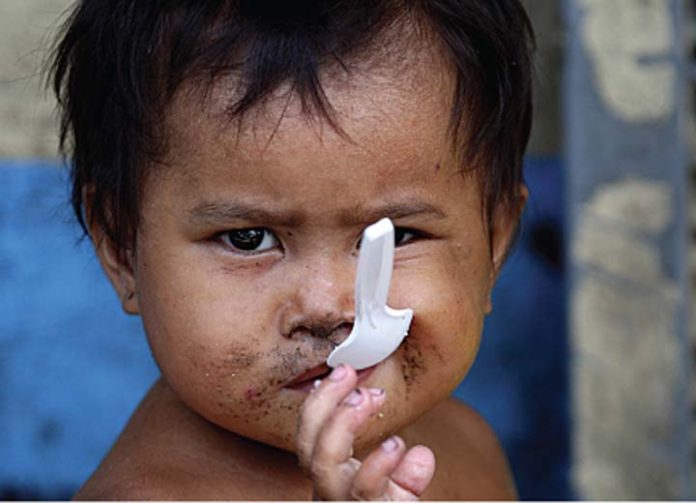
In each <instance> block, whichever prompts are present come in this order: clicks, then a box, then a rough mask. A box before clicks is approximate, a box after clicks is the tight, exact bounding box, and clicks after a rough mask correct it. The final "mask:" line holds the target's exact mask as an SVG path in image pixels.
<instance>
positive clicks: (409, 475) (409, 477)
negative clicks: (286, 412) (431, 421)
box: [297, 365, 435, 500]
mask: <svg viewBox="0 0 696 503" xmlns="http://www.w3.org/2000/svg"><path fill="white" fill-rule="evenodd" d="M356 383H357V376H356V373H355V370H353V369H352V368H350V367H348V366H345V365H341V366H339V367H337V368H336V369H335V370H334V371H333V373H332V374H331V375H330V376H329V377H328V378H326V379H324V381H323V382H322V383H321V385H320V386H319V387H318V388H316V389H315V390H314V391H313V392H312V393H310V395H309V397H307V399H306V400H305V403H304V405H303V407H302V411H301V414H300V419H299V425H298V433H297V454H298V457H299V459H300V465H301V466H302V467H303V468H304V469H305V470H306V471H307V472H308V474H309V476H310V477H311V478H312V481H313V482H314V496H315V498H319V499H325V500H348V499H366V500H373V499H389V500H415V499H418V497H419V496H420V495H421V494H422V493H423V491H424V490H425V488H426V487H427V486H428V484H429V483H430V480H431V479H432V477H433V474H434V472H435V457H434V455H433V453H432V451H431V450H430V449H428V448H427V447H424V446H415V447H412V448H411V449H409V450H408V451H407V450H406V446H405V444H404V441H403V440H402V439H401V438H399V437H391V438H389V439H387V440H386V441H385V442H383V443H382V445H381V446H379V447H377V448H376V449H375V450H374V451H372V452H371V453H370V454H369V455H368V456H367V457H366V458H365V460H364V461H362V462H360V461H359V460H357V459H356V458H354V457H353V439H354V436H355V433H356V431H357V430H358V428H359V427H360V426H361V425H362V424H363V423H364V422H365V421H366V420H367V419H368V418H369V417H370V416H372V415H374V414H376V413H377V412H378V411H379V408H380V407H381V406H382V404H383V403H384V399H385V396H384V391H383V390H380V389H374V388H356V387H355V385H356Z"/></svg>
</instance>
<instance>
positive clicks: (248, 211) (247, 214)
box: [188, 201, 301, 227]
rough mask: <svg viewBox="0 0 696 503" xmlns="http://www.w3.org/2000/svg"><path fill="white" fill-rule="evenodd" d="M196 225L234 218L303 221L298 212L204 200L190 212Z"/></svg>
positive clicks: (282, 222)
mask: <svg viewBox="0 0 696 503" xmlns="http://www.w3.org/2000/svg"><path fill="white" fill-rule="evenodd" d="M188 215H189V219H190V221H191V222H192V223H193V224H194V225H219V224H223V223H225V222H230V221H234V220H246V221H251V222H264V223H269V224H276V225H283V226H288V227H290V226H295V225H298V224H299V223H300V221H301V218H300V216H299V215H298V214H296V213H287V212H285V211H277V210H276V211H274V210H269V209H266V208H260V207H258V206H254V205H251V204H247V203H243V202H219V201H216V202H202V203H199V204H197V205H196V206H195V207H194V208H193V209H191V210H190V211H189V212H188Z"/></svg>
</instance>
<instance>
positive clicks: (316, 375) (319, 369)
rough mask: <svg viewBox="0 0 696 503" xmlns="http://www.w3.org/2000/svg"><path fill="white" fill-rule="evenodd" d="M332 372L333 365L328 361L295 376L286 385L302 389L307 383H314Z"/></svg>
mask: <svg viewBox="0 0 696 503" xmlns="http://www.w3.org/2000/svg"><path fill="white" fill-rule="evenodd" d="M330 372H331V367H329V366H328V365H327V364H326V363H322V364H321V365H317V366H316V367H313V368H311V369H309V370H306V371H305V372H302V373H301V374H300V375H298V376H297V377H295V378H294V379H293V380H292V381H290V382H289V383H288V384H286V385H285V387H286V388H292V389H300V388H302V387H303V386H304V385H306V384H310V385H312V384H313V383H314V381H315V380H316V379H322V378H324V377H326V376H327V375H328V374H329V373H330Z"/></svg>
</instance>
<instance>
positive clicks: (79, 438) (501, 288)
mask: <svg viewBox="0 0 696 503" xmlns="http://www.w3.org/2000/svg"><path fill="white" fill-rule="evenodd" d="M527 178H528V182H529V185H530V189H531V192H532V199H531V201H530V205H529V210H528V212H527V214H526V215H525V224H524V230H523V232H522V234H521V237H520V240H519V243H518V248H517V249H516V252H515V253H514V254H513V255H512V256H511V258H510V259H509V262H508V264H507V266H506V268H505V270H504V271H503V273H502V275H501V278H500V281H499V284H498V286H497V288H496V291H495V294H494V314H493V315H492V316H491V317H490V318H489V319H488V320H487V324H486V329H485V335H484V340H483V343H482V347H481V351H480V355H479V358H478V360H477V362H476V363H475V364H474V367H473V369H472V371H471V373H470V375H469V377H468V378H467V379H466V380H465V382H464V383H463V384H462V386H461V387H460V388H459V389H458V390H457V392H456V394H457V395H458V396H460V397H462V398H463V399H464V400H465V401H467V402H468V403H470V404H472V405H473V406H474V407H475V408H476V409H477V410H479V411H480V412H481V413H482V414H483V415H484V416H485V417H486V418H487V419H488V420H489V421H490V422H491V424H492V425H493V427H494V429H495V430H496V431H497V432H498V434H499V435H500V437H501V440H502V442H503V445H504V447H505V448H506V451H507V452H508V455H509V456H510V460H511V463H512V467H513V471H514V473H515V478H516V480H517V483H518V486H519V489H520V495H521V496H522V497H523V498H526V499H533V498H542V499H543V498H548V499H564V498H568V497H569V496H570V494H569V489H568V487H569V486H568V481H567V478H568V477H567V474H568V459H569V456H568V428H569V422H568V416H567V410H568V395H567V379H566V364H567V348H566V338H565V331H564V323H565V322H564V298H563V292H564V289H563V288H564V287H563V265H562V264H561V263H558V258H559V257H562V253H560V254H559V250H557V249H555V248H554V247H557V246H558V243H559V241H558V236H557V235H554V233H556V234H557V233H558V232H560V221H561V216H560V214H561V207H562V205H561V192H560V187H561V186H562V185H561V182H560V166H559V164H558V162H557V161H553V160H533V161H531V162H529V163H528V168H527ZM67 194H68V188H67V181H66V176H65V172H64V171H63V170H62V169H56V166H55V163H52V162H49V161H28V160H18V161H8V160H5V161H0V459H2V460H4V462H3V463H0V499H12V498H17V497H19V498H25V499H40V498H49V499H61V498H67V497H69V496H70V495H71V494H72V492H73V491H74V490H75V489H76V488H77V487H78V486H79V485H80V484H81V483H82V482H83V481H84V480H85V478H86V477H88V476H89V474H90V473H91V471H92V470H93V469H94V468H95V467H96V465H97V464H98V462H99V460H100V459H101V458H102V456H103V455H104V454H105V453H106V451H107V450H108V448H109V447H110V445H111V443H112V442H113V440H114V439H115V437H116V436H117V435H118V433H119V431H120V430H121V428H122V427H123V425H124V424H125V422H126V420H127V419H128V417H129V415H130V413H131V412H132V410H133V409H134V407H135V406H136V404H137V402H138V401H139V400H140V398H141V397H142V395H143V393H144V392H145V390H146V389H147V387H148V386H149V385H150V383H151V382H152V381H153V380H154V379H155V378H156V376H157V369H156V367H155V365H154V363H153V362H152V359H151V358H150V355H149V352H148V348H147V344H146V341H145V337H144V335H143V332H142V328H141V325H140V320H139V318H135V317H128V316H126V315H124V314H123V313H122V312H121V310H120V307H119V303H118V300H117V298H116V296H115V294H114V293H113V291H112V290H111V287H110V285H109V284H108V282H107V281H106V278H105V277H104V274H103V273H102V271H101V269H100V268H99V265H98V263H97V261H96V259H95V257H94V253H93V251H92V249H91V247H90V245H89V243H87V242H83V243H78V238H79V236H80V235H79V232H78V230H77V227H76V225H75V224H74V223H73V220H72V216H71V213H70V209H69V207H68V205H67Z"/></svg>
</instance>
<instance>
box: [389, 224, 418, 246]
mask: <svg viewBox="0 0 696 503" xmlns="http://www.w3.org/2000/svg"><path fill="white" fill-rule="evenodd" d="M418 237H419V234H418V232H417V231H415V230H413V229H407V228H406V227H395V228H394V246H401V245H404V244H406V243H408V242H409V241H413V240H414V239H416V238H418Z"/></svg>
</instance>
